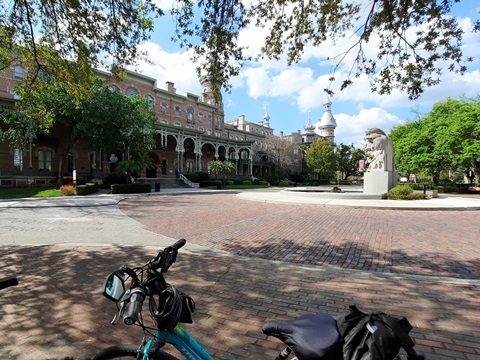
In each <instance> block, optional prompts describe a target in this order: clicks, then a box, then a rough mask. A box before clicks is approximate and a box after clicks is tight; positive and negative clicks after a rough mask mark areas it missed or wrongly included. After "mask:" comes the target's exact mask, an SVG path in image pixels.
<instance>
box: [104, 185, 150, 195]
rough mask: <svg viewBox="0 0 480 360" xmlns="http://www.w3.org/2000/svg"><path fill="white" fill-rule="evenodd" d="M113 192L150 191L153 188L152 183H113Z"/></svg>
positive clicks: (132, 192) (134, 192) (133, 192)
mask: <svg viewBox="0 0 480 360" xmlns="http://www.w3.org/2000/svg"><path fill="white" fill-rule="evenodd" d="M110 188H111V189H112V194H136V193H149V192H151V190H152V187H151V185H150V184H113V185H112V186H111V187H110Z"/></svg>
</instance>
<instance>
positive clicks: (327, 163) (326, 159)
mask: <svg viewBox="0 0 480 360" xmlns="http://www.w3.org/2000/svg"><path fill="white" fill-rule="evenodd" d="M305 162H306V164H307V167H308V168H309V169H310V170H312V171H313V172H314V173H315V174H318V175H319V177H320V178H327V179H329V178H331V177H332V176H333V174H334V173H335V171H336V170H337V169H338V164H337V156H336V155H335V152H334V150H333V146H332V144H330V143H329V142H328V141H326V140H323V139H318V140H316V141H315V142H313V143H312V145H311V146H310V148H308V150H307V153H306V155H305Z"/></svg>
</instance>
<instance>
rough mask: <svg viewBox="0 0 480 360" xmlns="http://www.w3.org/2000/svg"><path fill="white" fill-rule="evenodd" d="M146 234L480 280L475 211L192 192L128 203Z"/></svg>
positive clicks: (274, 255) (260, 254) (304, 260)
mask: <svg viewBox="0 0 480 360" xmlns="http://www.w3.org/2000/svg"><path fill="white" fill-rule="evenodd" d="M120 209H121V210H122V211H123V212H124V213H125V214H127V215H129V216H130V217H132V218H133V219H135V220H137V221H139V222H141V223H142V224H144V225H145V226H146V227H147V229H149V230H151V231H153V232H156V233H160V234H162V235H165V236H169V237H172V238H181V237H184V238H186V239H187V240H188V241H190V242H193V243H196V244H200V245H204V246H207V247H209V248H216V249H219V250H225V251H228V252H230V253H232V254H236V255H243V256H248V257H256V258H262V259H269V260H281V261H288V262H292V263H297V264H308V265H322V266H338V267H342V268H348V269H358V270H369V271H380V272H392V273H410V274H419V275H435V276H449V277H455V278H462V279H478V278H480V246H479V245H480V240H479V239H480V235H479V234H480V223H479V221H478V212H477V211H424V210H419V211H413V210H373V209H353V208H323V207H317V206H311V205H310V206H308V205H283V204H269V203H258V202H252V201H248V200H242V199H238V198H236V197H235V194H232V193H230V194H218V195H211V194H189V195H174V196H161V197H148V198H141V199H135V200H132V199H131V200H126V201H123V202H121V203H120Z"/></svg>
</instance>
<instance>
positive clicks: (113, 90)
mask: <svg viewBox="0 0 480 360" xmlns="http://www.w3.org/2000/svg"><path fill="white" fill-rule="evenodd" d="M108 89H109V90H110V91H111V92H114V93H117V94H120V93H121V91H120V88H119V87H118V86H115V85H110V86H109V87H108Z"/></svg>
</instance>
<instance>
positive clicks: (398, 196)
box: [387, 185, 425, 200]
mask: <svg viewBox="0 0 480 360" xmlns="http://www.w3.org/2000/svg"><path fill="white" fill-rule="evenodd" d="M387 199H390V200H421V199H425V195H424V194H423V193H414V192H413V189H412V188H411V187H410V186H409V185H397V186H395V187H394V188H392V189H390V191H389V192H388V193H387Z"/></svg>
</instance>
